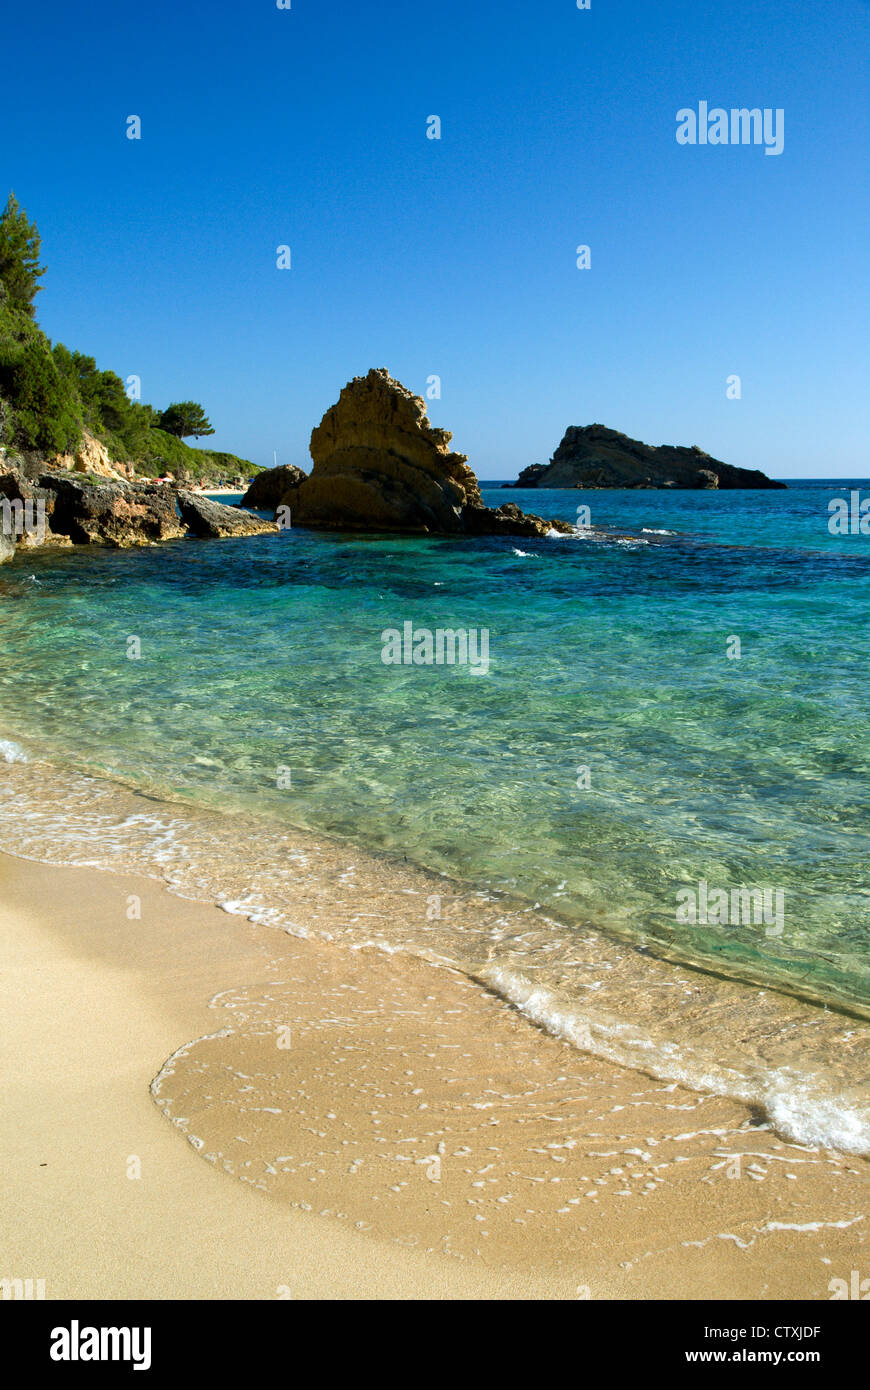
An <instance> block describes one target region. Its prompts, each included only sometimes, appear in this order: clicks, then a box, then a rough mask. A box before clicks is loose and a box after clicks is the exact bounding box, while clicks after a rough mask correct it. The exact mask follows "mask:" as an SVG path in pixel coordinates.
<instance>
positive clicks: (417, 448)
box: [280, 367, 572, 535]
mask: <svg viewBox="0 0 870 1390" xmlns="http://www.w3.org/2000/svg"><path fill="white" fill-rule="evenodd" d="M451 438H452V436H451V434H450V433H449V431H448V430H443V429H436V428H435V427H434V426H433V425H431V424H430V422H429V419H428V417H427V415H426V407H425V404H424V403H423V401H422V399H421V398H420V397H419V396H415V395H414V394H413V392H411V391H409V390H408V389H407V388H406V387H404V386H403V385H402V384H401V382H398V381H394V380H393V378H392V377H391V376H390V374H389V372H388V371H387V369H386V367H380V368H373V369H372V371H370V372H369V373H368V375H367V376H364V377H362V376H358V377H354V379H353V381H351V382H349V383H348V385H347V386H345V388H344V390H343V391H342V392H341V395H340V397H339V399H338V402H337V403H336V404H335V405H334V406H332V407H331V408H330V409H329V410H328V411H327V412H326V414H325V415H324V417H323V419H322V421H321V422H320V424H319V425H318V426H317V428H316V429H315V430H314V431H313V433H312V435H311V457H312V459H313V461H314V467H313V468H312V470H311V473H310V474H309V476H308V477H307V478H305V479H304V481H302V482H301V483H300V484H299V485H298V486H296V487H292V488H288V489H287V491H286V492H285V493H284V495H283V496H282V497H281V499H280V503H281V504H282V505H285V506H289V507H290V510H291V514H292V517H293V525H294V526H297V525H298V526H314V527H322V528H328V529H331V530H348V531H402V532H418V533H423V534H427V533H430V534H434V535H464V534H471V535H501V534H503V535H540V534H546V531H547V530H549V529H550V527H551V526H556V527H557V529H565V530H567V531H570V530H571V529H572V528H571V527H570V526H568V525H567V524H566V523H564V522H563V523H550V522H544V521H541V519H540V518H523V515H522V513H521V512H519V509H518V508H514V509H513V510H506V509H504V508H500V509H499V511H498V512H495V511H492V510H491V509H489V508H487V507H484V505H483V499H482V497H481V495H480V487H479V484H478V481H477V478H476V476H475V474H474V473H473V472H472V470H471V469H470V468H469V467H468V461H467V459H466V456H465V455H464V454H457V453H454V452H453V451H452V450H451V449H450V440H451ZM514 513H516V515H515V514H514ZM538 524H540V527H541V528H542V529H541V530H538V529H536V528H537V525H538ZM527 526H531V527H532V528H533V529H531V530H529V529H526V528H527Z"/></svg>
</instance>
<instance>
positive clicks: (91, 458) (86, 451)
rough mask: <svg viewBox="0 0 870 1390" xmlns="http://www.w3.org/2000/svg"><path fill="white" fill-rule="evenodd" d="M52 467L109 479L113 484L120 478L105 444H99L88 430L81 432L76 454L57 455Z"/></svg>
mask: <svg viewBox="0 0 870 1390" xmlns="http://www.w3.org/2000/svg"><path fill="white" fill-rule="evenodd" d="M52 467H54V468H58V469H60V470H62V471H66V472H75V473H90V474H92V475H93V476H94V477H97V478H111V479H112V480H113V481H114V482H117V481H118V480H119V479H120V478H121V477H122V474H121V473H119V471H118V468H117V465H116V464H114V463H113V462H112V456H111V454H110V453H109V451H108V449H107V448H106V446H105V444H101V443H100V441H99V439H97V438H96V436H95V435H93V434H91V432H90V430H82V442H81V444H80V445H79V448H78V452H77V453H75V454H58V455H57V457H56V459H55V460H54V463H53V465H52Z"/></svg>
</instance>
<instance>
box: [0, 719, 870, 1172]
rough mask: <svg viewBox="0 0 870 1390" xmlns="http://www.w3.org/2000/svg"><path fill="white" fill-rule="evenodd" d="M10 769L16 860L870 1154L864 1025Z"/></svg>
mask: <svg viewBox="0 0 870 1390" xmlns="http://www.w3.org/2000/svg"><path fill="white" fill-rule="evenodd" d="M0 757H2V758H3V759H4V760H5V762H6V764H7V776H6V781H5V784H4V785H3V787H2V789H0V844H2V845H3V848H5V849H6V850H7V851H8V852H11V853H14V854H16V855H19V856H21V857H23V858H27V859H31V860H36V861H42V862H48V863H53V864H62V865H79V866H87V867H94V868H102V869H108V870H110V871H113V872H124V871H126V872H131V873H145V874H147V875H149V876H153V877H155V878H157V879H159V880H162V881H163V882H164V883H165V884H166V885H167V887H168V888H169V889H170V891H171V892H172V893H175V894H177V895H179V896H180V897H182V898H186V899H193V900H196V901H198V902H201V903H206V904H208V903H215V904H217V905H218V906H220V907H222V908H223V910H224V912H225V913H229V914H236V915H239V916H241V917H242V918H247V919H249V920H250V921H251V922H252V923H255V924H259V925H261V926H264V927H267V928H269V929H272V930H275V931H277V932H278V933H280V934H283V933H290V934H291V935H295V936H299V937H304V938H311V939H313V940H318V939H319V940H325V941H328V942H334V943H336V944H337V945H344V946H346V947H348V946H349V947H351V948H352V949H353V950H362V949H365V948H367V947H376V948H378V949H379V950H381V951H385V952H387V953H396V952H398V953H399V956H400V958H401V959H402V960H404V961H407V962H408V964H409V966H410V965H411V963H412V962H413V961H414V960H415V959H416V960H419V959H422V960H425V961H431V962H434V963H435V964H437V965H440V966H442V967H447V968H452V969H459V970H461V971H462V972H463V973H464V974H465V975H466V976H467V977H468V978H469V979H470V980H476V981H478V982H479V983H480V984H482V985H483V986H484V987H485V988H486V989H487V990H490V991H493V992H495V993H496V994H497V995H499V996H500V997H501V998H502V999H503V1000H505V1001H506V1002H507V1003H508V1004H510V1005H511V1006H513V1007H514V1008H515V1009H517V1010H518V1011H519V1012H520V1013H522V1014H523V1015H524V1016H525V1017H526V1018H527V1019H528V1020H529V1022H530V1024H533V1025H536V1026H537V1027H538V1028H542V1029H544V1030H545V1031H547V1032H548V1033H550V1034H552V1035H554V1036H555V1037H556V1038H558V1039H561V1040H563V1041H565V1042H568V1043H570V1044H571V1045H572V1046H573V1047H575V1048H579V1049H581V1050H582V1051H584V1052H588V1053H590V1054H592V1055H594V1056H596V1057H598V1058H600V1059H602V1060H603V1061H605V1062H609V1063H612V1064H615V1065H617V1066H619V1067H629V1068H632V1069H635V1070H642V1071H644V1072H645V1073H647V1074H649V1075H650V1076H653V1077H655V1078H656V1079H657V1080H659V1081H662V1082H666V1083H674V1082H675V1083H679V1084H682V1085H687V1086H689V1087H691V1088H693V1089H694V1090H696V1091H699V1092H701V1093H705V1094H706V1093H712V1094H714V1095H722V1096H726V1097H730V1098H731V1099H732V1100H735V1101H738V1102H740V1103H741V1104H743V1105H747V1106H753V1107H755V1108H756V1109H757V1110H759V1111H760V1112H761V1113H762V1114H763V1115H764V1116H765V1118H766V1119H767V1120H769V1121H771V1122H772V1123H774V1124H775V1126H776V1128H777V1131H778V1133H779V1134H780V1136H781V1137H782V1138H784V1139H786V1140H789V1141H794V1142H797V1143H805V1144H810V1145H814V1144H821V1145H830V1146H832V1147H835V1148H837V1149H840V1150H842V1151H844V1152H851V1153H856V1154H867V1153H868V1152H870V1111H868V1103H867V1101H868V1086H867V1066H868V1057H870V1025H868V1024H867V1023H866V1022H863V1021H862V1020H856V1019H854V1018H851V1017H849V1016H847V1015H845V1014H839V1013H837V1012H834V1011H830V1010H827V1009H820V1008H818V1007H817V1006H815V1005H814V1004H811V1003H806V1002H802V1001H801V1000H799V999H795V998H792V997H791V996H788V995H784V994H779V993H777V992H775V991H774V990H773V989H770V988H761V987H755V986H753V985H751V984H746V983H741V982H740V981H739V980H731V979H727V978H724V977H719V976H717V975H715V974H711V973H710V972H708V971H705V970H703V969H699V970H698V969H695V968H693V967H691V966H688V965H683V964H680V963H679V962H674V961H670V960H666V959H662V958H658V957H656V956H654V955H652V954H651V953H648V952H643V951H638V950H637V949H636V947H635V946H633V945H630V944H626V943H624V942H620V941H618V940H615V939H613V938H609V937H607V936H606V935H603V934H601V933H600V932H599V931H597V930H596V929H593V928H589V929H585V930H583V931H577V930H576V929H572V928H566V927H565V926H564V925H563V924H562V923H560V922H559V921H557V920H555V919H554V918H553V917H551V916H549V915H548V914H547V913H546V912H543V911H536V910H535V909H533V907H532V905H531V904H528V903H523V902H522V901H517V900H510V899H508V898H506V897H505V896H504V895H503V894H496V895H493V894H490V893H489V892H487V891H486V890H475V889H473V888H470V887H468V886H467V885H461V884H457V883H455V882H451V881H450V880H449V879H447V878H446V877H445V876H443V875H435V874H432V873H431V872H428V871H426V870H424V869H420V868H417V867H415V866H413V865H409V864H407V863H404V864H399V863H398V862H397V861H396V860H395V859H390V858H388V857H386V856H374V855H372V854H371V853H370V852H368V851H366V850H363V849H361V848H359V847H356V846H352V845H349V844H346V843H343V842H338V841H334V840H329V839H326V838H324V837H322V836H315V835H314V834H313V833H311V832H303V831H296V830H293V829H290V828H288V827H282V826H280V825H276V824H275V823H269V822H267V821H263V820H257V819H253V818H251V817H246V816H243V815H240V814H239V815H234V816H225V815H221V814H220V813H219V812H216V811H214V810H210V809H208V808H203V807H196V806H193V805H190V804H185V803H183V802H166V801H158V800H155V799H154V798H153V797H150V796H146V797H143V796H141V795H139V794H137V793H136V792H134V791H133V790H132V789H129V788H127V787H125V786H123V785H121V784H117V783H113V782H109V781H107V780H105V779H100V778H94V777H91V776H85V775H81V774H78V773H73V772H70V771H66V772H63V771H61V770H60V769H58V768H55V767H53V766H51V765H49V764H47V763H43V762H40V761H39V760H37V759H34V760H33V761H31V760H30V759H29V757H28V755H27V753H26V751H25V750H24V749H22V748H21V747H20V745H18V744H16V743H15V742H14V741H13V740H9V739H6V740H4V741H3V743H2V747H0ZM433 903H437V910H433V908H432V906H431V905H432V904H433ZM433 912H434V915H433ZM430 917H431V918H432V920H430ZM560 933H561V934H562V936H563V937H564V941H563V945H562V947H560V948H559V950H558V951H557V952H556V954H555V956H554V945H556V944H558V942H559V940H560ZM566 933H567V934H566Z"/></svg>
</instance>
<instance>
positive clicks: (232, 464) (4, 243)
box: [0, 194, 260, 484]
mask: <svg viewBox="0 0 870 1390" xmlns="http://www.w3.org/2000/svg"><path fill="white" fill-rule="evenodd" d="M39 257H40V237H39V232H38V230H37V228H36V226H35V225H34V224H33V223H32V222H30V221H29V219H28V217H27V214H26V212H25V211H24V209H23V208H21V207H20V206H19V204H18V202H17V200H16V198H15V196H14V194H10V196H9V200H8V202H7V204H6V207H5V209H4V211H3V213H2V214H0V446H2V447H3V449H4V450H5V452H6V455H7V457H10V456H11V458H13V459H14V458H15V456H22V457H25V458H27V457H29V458H38V459H41V460H43V461H44V462H46V463H47V464H50V463H51V461H52V460H53V459H54V458H55V457H56V456H57V455H58V454H65V455H76V454H77V453H78V451H79V449H80V448H81V445H82V441H83V439H84V435H85V432H86V431H87V432H88V433H90V434H92V435H93V436H94V437H95V438H96V439H98V440H99V441H100V442H101V443H102V444H104V445H105V447H106V449H107V450H108V453H109V455H110V457H111V459H112V460H113V462H115V463H119V464H124V465H127V467H128V468H129V467H132V469H133V470H134V472H135V474H136V475H137V476H141V477H146V478H157V477H162V476H164V475H166V474H171V475H172V476H173V477H175V478H178V479H179V480H181V481H185V482H195V483H203V484H214V483H218V482H221V481H226V482H235V481H241V480H243V479H250V478H252V477H253V476H255V475H256V474H257V473H258V472H259V471H260V469H259V467H258V465H257V464H254V463H251V462H249V461H248V460H247V459H242V458H237V457H236V456H235V455H234V454H226V453H219V452H216V451H214V450H210V449H198V448H192V447H191V446H190V445H188V444H185V443H184V436H185V435H186V436H191V435H193V436H195V437H199V436H200V435H208V434H214V430H213V428H212V426H211V423H210V422H209V420H208V419H207V417H206V415H205V412H204V410H203V408H202V406H201V405H199V403H198V402H196V401H181V402H175V403H173V404H171V405H169V406H167V408H166V410H164V411H162V412H161V411H159V410H156V409H155V408H154V407H153V406H151V405H146V404H144V403H143V402H141V401H138V400H134V399H131V398H130V397H129V396H128V394H127V391H126V389H125V386H124V382H123V381H122V380H121V378H120V377H119V376H117V375H116V373H115V372H112V371H103V370H101V369H100V368H98V367H97V364H96V361H95V360H94V358H93V357H87V356H86V355H85V354H83V353H81V352H75V351H71V350H70V349H69V348H68V347H66V346H65V345H64V344H63V343H55V344H52V343H51V341H50V340H49V338H48V337H46V335H45V333H43V331H42V329H41V328H40V327H39V324H38V323H37V322H36V307H35V299H36V295H37V293H38V291H39V289H40V286H39V283H38V282H39V279H40V277H41V276H42V275H43V274H44V269H43V267H42V266H41V265H40V263H39Z"/></svg>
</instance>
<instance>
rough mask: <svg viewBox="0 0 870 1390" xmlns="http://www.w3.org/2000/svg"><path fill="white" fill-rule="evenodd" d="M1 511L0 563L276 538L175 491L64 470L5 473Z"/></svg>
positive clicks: (263, 526) (244, 518) (247, 517)
mask: <svg viewBox="0 0 870 1390" xmlns="http://www.w3.org/2000/svg"><path fill="white" fill-rule="evenodd" d="M0 510H2V527H0V563H3V562H4V561H7V560H11V559H12V557H13V555H14V554H15V552H16V549H18V548H21V549H26V550H36V549H43V548H47V547H58V546H70V545H103V546H110V547H112V548H114V549H126V548H129V547H131V546H141V545H157V544H159V543H161V542H163V541H169V540H180V539H182V538H183V537H185V536H195V537H208V538H214V539H217V538H220V537H224V536H250V535H257V534H260V533H265V532H275V531H276V530H277V527H276V526H275V524H274V523H273V522H269V521H265V520H264V519H263V518H262V517H258V516H253V515H251V514H250V513H249V512H246V511H242V510H240V509H239V508H237V507H227V506H224V505H223V504H222V503H219V502H212V501H210V500H209V499H208V498H206V497H203V496H201V495H199V494H197V493H193V492H190V491H188V490H186V489H184V488H179V487H178V485H177V484H174V483H151V482H127V481H122V480H113V479H107V478H97V477H94V478H90V477H86V476H82V474H81V473H77V472H70V471H68V470H65V469H63V470H58V471H56V472H51V471H43V472H38V473H36V475H35V476H30V475H29V474H28V472H27V471H26V470H22V469H19V468H8V467H7V470H6V472H5V473H3V474H0Z"/></svg>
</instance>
